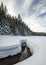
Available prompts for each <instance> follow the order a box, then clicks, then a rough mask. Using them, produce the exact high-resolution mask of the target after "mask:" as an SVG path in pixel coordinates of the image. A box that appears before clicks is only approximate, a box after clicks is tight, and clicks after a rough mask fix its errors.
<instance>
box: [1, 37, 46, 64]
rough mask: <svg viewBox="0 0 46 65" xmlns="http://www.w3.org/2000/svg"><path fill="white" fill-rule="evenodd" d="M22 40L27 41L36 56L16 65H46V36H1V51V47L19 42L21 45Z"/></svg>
mask: <svg viewBox="0 0 46 65" xmlns="http://www.w3.org/2000/svg"><path fill="white" fill-rule="evenodd" d="M2 39H3V40H2ZM1 40H2V41H1ZM8 40H9V41H8ZM21 40H27V42H28V43H27V45H28V44H29V47H30V49H31V50H32V49H33V53H34V54H33V55H32V56H31V57H29V58H28V59H26V60H24V61H22V62H19V63H17V64H14V65H46V37H45V36H26V37H24V36H7V37H6V36H0V49H1V47H6V46H13V45H16V43H18V41H19V43H21ZM1 42H2V43H1ZM4 42H5V43H4ZM31 47H32V48H31Z"/></svg>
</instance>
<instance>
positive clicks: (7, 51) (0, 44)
mask: <svg viewBox="0 0 46 65" xmlns="http://www.w3.org/2000/svg"><path fill="white" fill-rule="evenodd" d="M20 52H21V45H20V44H19V41H18V40H16V38H15V37H14V36H4V35H1V36H0V58H4V57H7V56H9V55H16V54H18V53H20Z"/></svg>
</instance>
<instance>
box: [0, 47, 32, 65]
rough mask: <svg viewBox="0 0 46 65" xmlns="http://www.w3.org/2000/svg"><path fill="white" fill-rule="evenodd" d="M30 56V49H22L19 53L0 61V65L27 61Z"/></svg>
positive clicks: (11, 64)
mask: <svg viewBox="0 0 46 65" xmlns="http://www.w3.org/2000/svg"><path fill="white" fill-rule="evenodd" d="M30 56H32V53H31V52H30V49H29V48H28V47H22V52H21V53H19V54H17V55H14V56H8V57H6V58H2V59H0V65H13V64H16V63H18V62H21V61H23V60H25V59H27V58H28V57H30Z"/></svg>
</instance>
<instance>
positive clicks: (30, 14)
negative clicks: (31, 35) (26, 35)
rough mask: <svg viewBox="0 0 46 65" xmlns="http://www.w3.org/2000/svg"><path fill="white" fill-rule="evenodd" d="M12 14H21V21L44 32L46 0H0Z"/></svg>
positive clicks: (35, 29)
mask: <svg viewBox="0 0 46 65" xmlns="http://www.w3.org/2000/svg"><path fill="white" fill-rule="evenodd" d="M1 2H3V3H4V4H5V5H6V6H7V9H8V13H9V14H11V15H14V16H17V15H18V14H20V15H21V17H22V18H23V21H24V22H25V23H26V24H27V25H28V27H30V29H31V30H33V31H35V32H46V0H0V3H1Z"/></svg>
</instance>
